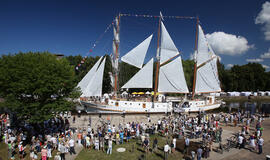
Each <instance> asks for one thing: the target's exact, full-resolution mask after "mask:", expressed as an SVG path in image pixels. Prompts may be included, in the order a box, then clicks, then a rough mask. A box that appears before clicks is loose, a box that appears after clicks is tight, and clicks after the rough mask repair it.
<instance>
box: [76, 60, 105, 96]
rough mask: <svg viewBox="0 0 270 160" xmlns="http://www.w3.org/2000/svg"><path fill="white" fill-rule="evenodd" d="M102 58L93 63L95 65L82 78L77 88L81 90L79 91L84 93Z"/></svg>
mask: <svg viewBox="0 0 270 160" xmlns="http://www.w3.org/2000/svg"><path fill="white" fill-rule="evenodd" d="M102 58H103V56H102V57H100V58H99V60H98V61H97V62H96V63H95V65H94V66H93V67H92V68H91V69H90V71H89V72H88V73H87V74H86V75H85V76H84V77H83V79H82V80H81V81H80V82H79V83H78V85H77V87H80V88H81V91H82V92H84V90H85V89H86V87H87V85H88V84H89V82H91V79H92V78H93V77H94V75H95V73H96V71H97V68H98V66H99V64H100V61H101V60H102Z"/></svg>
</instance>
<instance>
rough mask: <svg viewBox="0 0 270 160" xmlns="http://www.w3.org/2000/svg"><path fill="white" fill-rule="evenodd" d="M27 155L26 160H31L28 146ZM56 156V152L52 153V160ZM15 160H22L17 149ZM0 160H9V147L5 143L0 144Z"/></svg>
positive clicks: (39, 157)
mask: <svg viewBox="0 0 270 160" xmlns="http://www.w3.org/2000/svg"><path fill="white" fill-rule="evenodd" d="M25 152H26V155H25V157H24V159H25V160H30V157H29V155H30V153H29V146H28V145H27V147H26V149H25ZM55 154H56V151H54V152H53V153H52V158H50V160H53V157H54V155H55ZM15 159H16V160H17V159H20V158H19V152H18V148H16V154H15ZM38 159H41V154H40V153H39V154H38ZM0 160H8V146H7V144H5V143H4V142H1V143H0Z"/></svg>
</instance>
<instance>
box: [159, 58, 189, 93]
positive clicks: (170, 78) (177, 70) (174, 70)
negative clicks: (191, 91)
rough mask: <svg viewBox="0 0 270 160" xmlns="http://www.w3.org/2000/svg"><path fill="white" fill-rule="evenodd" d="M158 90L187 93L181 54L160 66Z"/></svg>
mask: <svg viewBox="0 0 270 160" xmlns="http://www.w3.org/2000/svg"><path fill="white" fill-rule="evenodd" d="M158 81H159V84H158V92H167V93H168V92H171V93H188V87H187V83H186V79H185V76H184V71H183V67H182V59H181V56H179V57H178V58H176V59H175V60H173V61H172V62H170V63H168V64H166V65H164V66H162V67H160V72H159V80H158Z"/></svg>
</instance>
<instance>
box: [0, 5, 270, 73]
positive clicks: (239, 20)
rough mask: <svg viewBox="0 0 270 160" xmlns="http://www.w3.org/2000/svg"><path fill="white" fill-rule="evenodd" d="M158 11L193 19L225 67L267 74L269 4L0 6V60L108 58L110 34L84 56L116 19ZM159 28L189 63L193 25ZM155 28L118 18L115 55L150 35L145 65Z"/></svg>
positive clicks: (153, 23)
mask: <svg viewBox="0 0 270 160" xmlns="http://www.w3.org/2000/svg"><path fill="white" fill-rule="evenodd" d="M159 11H162V13H163V15H168V16H199V19H200V24H201V25H202V28H203V29H204V32H205V34H208V35H207V37H208V39H209V42H210V44H211V45H212V47H213V49H214V51H215V52H216V54H218V55H219V56H220V57H221V62H222V63H223V64H225V66H232V65H234V64H240V65H242V64H246V63H248V62H249V61H250V62H259V63H261V64H263V65H264V67H265V68H267V70H268V71H269V68H268V67H269V66H270V51H269V48H270V45H269V44H270V3H269V4H268V2H267V1H262V0H237V1H235V0H226V1H225V0H224V1H221V0H220V1H217V0H205V1H201V0H198V1H195V0H186V1H185V0H181V1H180V0H175V1H170V0H167V1H164V0H163V1H158V0H156V1H146V0H143V1H141V0H136V1H127V0H126V1H117V0H115V1H102V0H99V1H90V0H89V1H86V0H85V1H83V0H76V1H75V0H74V1H69V0H65V1H64V0H63V1H60V0H54V1H53V0H46V1H45V0H35V1H30V0H24V1H21V0H20V1H19V0H18V1H16V0H12V1H8V0H6V1H5V0H1V1H0V20H1V23H0V54H8V53H18V52H19V51H23V52H27V51H50V52H52V53H62V54H64V55H78V54H81V55H82V56H86V55H87V56H96V55H103V54H104V53H107V54H110V53H111V46H112V30H111V29H110V30H108V32H106V33H105V34H104V36H103V38H102V39H101V40H100V42H99V43H98V44H97V46H96V48H95V49H94V50H93V52H92V53H89V52H88V51H89V49H91V48H92V46H93V44H94V42H95V41H96V40H97V39H98V37H99V36H100V35H101V34H102V33H103V32H104V30H105V29H106V27H107V26H108V25H109V24H110V23H111V22H112V20H113V18H114V17H115V16H116V15H117V14H118V13H129V14H149V15H158V14H159ZM268 15H269V18H268ZM164 24H165V26H166V28H167V30H168V32H169V33H170V35H171V37H172V39H173V40H174V42H175V44H176V46H177V48H178V49H179V50H180V51H182V56H183V59H189V58H190V55H191V54H192V53H193V51H194V46H195V43H194V42H195V20H180V19H165V21H164ZM157 26H158V19H156V18H136V17H121V32H120V34H121V35H120V38H121V46H120V49H121V50H120V51H121V55H123V54H124V53H126V52H127V51H128V50H129V49H132V47H134V46H135V45H136V44H138V43H140V42H141V41H142V40H143V39H144V38H146V37H147V36H148V35H150V34H152V33H154V38H153V41H152V42H151V46H150V49H149V51H148V53H147V59H146V61H147V60H149V59H150V58H151V57H152V56H153V55H155V52H156V37H157ZM268 31H269V32H268Z"/></svg>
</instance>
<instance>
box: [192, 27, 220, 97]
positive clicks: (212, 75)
mask: <svg viewBox="0 0 270 160" xmlns="http://www.w3.org/2000/svg"><path fill="white" fill-rule="evenodd" d="M198 28H199V34H198V50H197V53H196V66H197V75H196V85H195V93H209V92H220V91H221V88H220V81H219V78H218V71H217V56H216V55H215V53H214V51H213V50H212V48H211V46H210V45H209V44H208V42H207V39H206V37H205V35H204V33H203V30H202V28H201V26H200V25H199V27H198Z"/></svg>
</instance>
